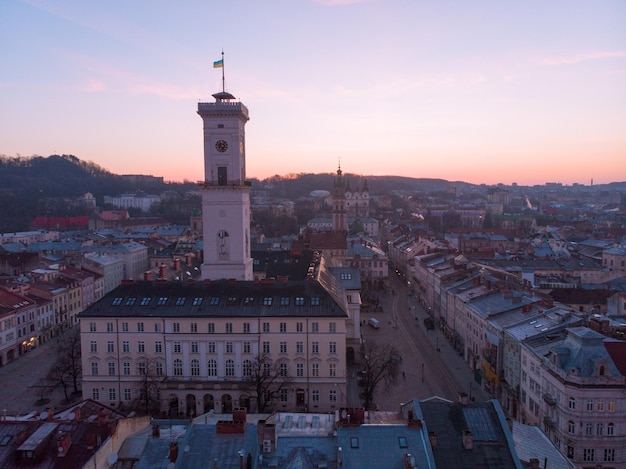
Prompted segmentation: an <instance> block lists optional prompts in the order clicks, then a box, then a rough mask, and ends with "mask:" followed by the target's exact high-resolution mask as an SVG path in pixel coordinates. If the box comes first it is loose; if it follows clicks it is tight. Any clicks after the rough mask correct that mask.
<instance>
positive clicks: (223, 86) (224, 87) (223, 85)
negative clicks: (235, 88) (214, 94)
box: [222, 49, 226, 93]
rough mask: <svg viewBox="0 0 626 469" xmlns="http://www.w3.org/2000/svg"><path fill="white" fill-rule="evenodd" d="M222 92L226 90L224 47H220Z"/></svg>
mask: <svg viewBox="0 0 626 469" xmlns="http://www.w3.org/2000/svg"><path fill="white" fill-rule="evenodd" d="M222 92H223V93H225V92H226V80H225V79H224V49H222Z"/></svg>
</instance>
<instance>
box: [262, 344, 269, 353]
mask: <svg viewBox="0 0 626 469" xmlns="http://www.w3.org/2000/svg"><path fill="white" fill-rule="evenodd" d="M263 353H270V343H269V342H267V341H266V342H263Z"/></svg>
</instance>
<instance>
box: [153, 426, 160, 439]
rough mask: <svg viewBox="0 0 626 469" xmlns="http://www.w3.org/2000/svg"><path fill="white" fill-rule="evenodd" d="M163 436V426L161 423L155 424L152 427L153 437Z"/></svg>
mask: <svg viewBox="0 0 626 469" xmlns="http://www.w3.org/2000/svg"><path fill="white" fill-rule="evenodd" d="M160 437H161V427H160V426H159V425H154V426H153V427H152V438H160Z"/></svg>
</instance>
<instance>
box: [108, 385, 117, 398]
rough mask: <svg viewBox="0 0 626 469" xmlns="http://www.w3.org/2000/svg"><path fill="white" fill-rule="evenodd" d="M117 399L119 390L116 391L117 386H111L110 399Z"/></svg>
mask: <svg viewBox="0 0 626 469" xmlns="http://www.w3.org/2000/svg"><path fill="white" fill-rule="evenodd" d="M116 399H117V392H115V388H109V400H110V401H114V400H116Z"/></svg>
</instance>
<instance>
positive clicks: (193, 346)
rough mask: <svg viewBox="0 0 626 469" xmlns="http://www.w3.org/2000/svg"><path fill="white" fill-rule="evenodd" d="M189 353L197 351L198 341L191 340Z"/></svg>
mask: <svg viewBox="0 0 626 469" xmlns="http://www.w3.org/2000/svg"><path fill="white" fill-rule="evenodd" d="M191 353H198V342H197V341H193V342H191Z"/></svg>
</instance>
